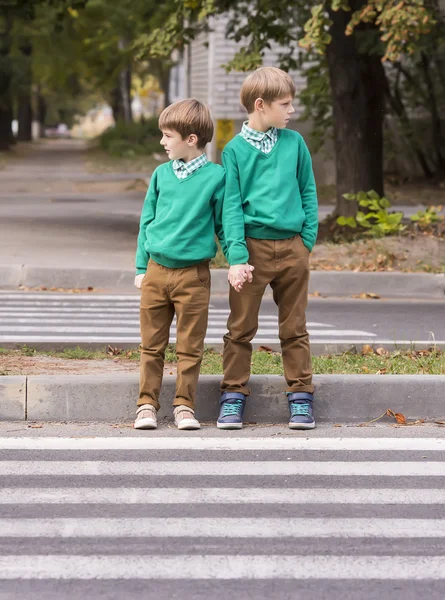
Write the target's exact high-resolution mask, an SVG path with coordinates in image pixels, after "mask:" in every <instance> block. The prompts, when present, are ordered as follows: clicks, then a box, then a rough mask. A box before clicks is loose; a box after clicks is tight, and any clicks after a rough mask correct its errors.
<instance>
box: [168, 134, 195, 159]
mask: <svg viewBox="0 0 445 600" xmlns="http://www.w3.org/2000/svg"><path fill="white" fill-rule="evenodd" d="M193 137H196V136H188V137H187V138H185V139H182V136H181V134H180V133H178V132H177V131H174V130H173V129H163V130H162V138H161V142H160V143H161V145H162V146H164V150H165V151H166V152H167V156H168V157H169V159H170V160H180V159H184V158H186V157H187V156H188V154H189V153H190V148H191V147H193V146H194V145H195V144H194V143H193V141H194V140H191V138H193Z"/></svg>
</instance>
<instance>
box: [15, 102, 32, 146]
mask: <svg viewBox="0 0 445 600" xmlns="http://www.w3.org/2000/svg"><path fill="white" fill-rule="evenodd" d="M17 116H18V122H19V131H18V134H17V139H18V140H19V141H20V142H30V141H31V140H32V108H31V98H30V96H29V95H20V98H19V99H18V107H17Z"/></svg>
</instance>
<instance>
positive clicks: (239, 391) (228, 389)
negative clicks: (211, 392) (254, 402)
mask: <svg viewBox="0 0 445 600" xmlns="http://www.w3.org/2000/svg"><path fill="white" fill-rule="evenodd" d="M224 392H236V393H237V394H244V396H250V393H251V390H250V388H248V387H246V386H243V385H241V386H234V385H229V386H225V385H224V384H222V385H221V394H224Z"/></svg>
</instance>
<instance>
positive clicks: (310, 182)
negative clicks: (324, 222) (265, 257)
mask: <svg viewBox="0 0 445 600" xmlns="http://www.w3.org/2000/svg"><path fill="white" fill-rule="evenodd" d="M222 162H223V165H224V168H225V170H226V191H225V196H224V207H223V228H224V231H225V233H226V236H225V238H226V243H227V246H228V247H229V255H230V253H231V252H232V248H242V246H243V242H244V240H245V237H251V238H257V239H270V240H280V239H285V238H290V237H293V236H294V235H296V234H297V233H299V234H300V235H301V237H302V240H303V243H304V245H305V246H306V247H307V248H308V249H309V251H311V250H312V248H313V246H314V244H315V240H316V238H317V231H318V203H317V191H316V187H315V180H314V174H313V171H312V161H311V155H310V153H309V150H308V148H307V146H306V144H305V142H304V140H303V138H302V137H301V135H300V134H299V133H297V132H296V131H292V130H289V129H280V130H279V132H278V141H277V142H276V144H275V146H274V147H273V149H272V150H271V152H269V154H264V153H263V152H261V150H257V149H256V148H255V147H254V146H252V145H251V144H249V142H247V141H246V140H245V139H243V138H242V137H241V136H240V135H236V136H235V137H234V138H233V139H232V140H231V141H230V142H229V143H228V144H227V145H226V147H225V148H224V150H223V154H222ZM232 236H235V237H234V238H233V237H232ZM241 262H245V261H241Z"/></svg>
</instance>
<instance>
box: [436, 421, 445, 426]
mask: <svg viewBox="0 0 445 600" xmlns="http://www.w3.org/2000/svg"><path fill="white" fill-rule="evenodd" d="M434 422H435V423H436V424H437V425H445V421H434Z"/></svg>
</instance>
